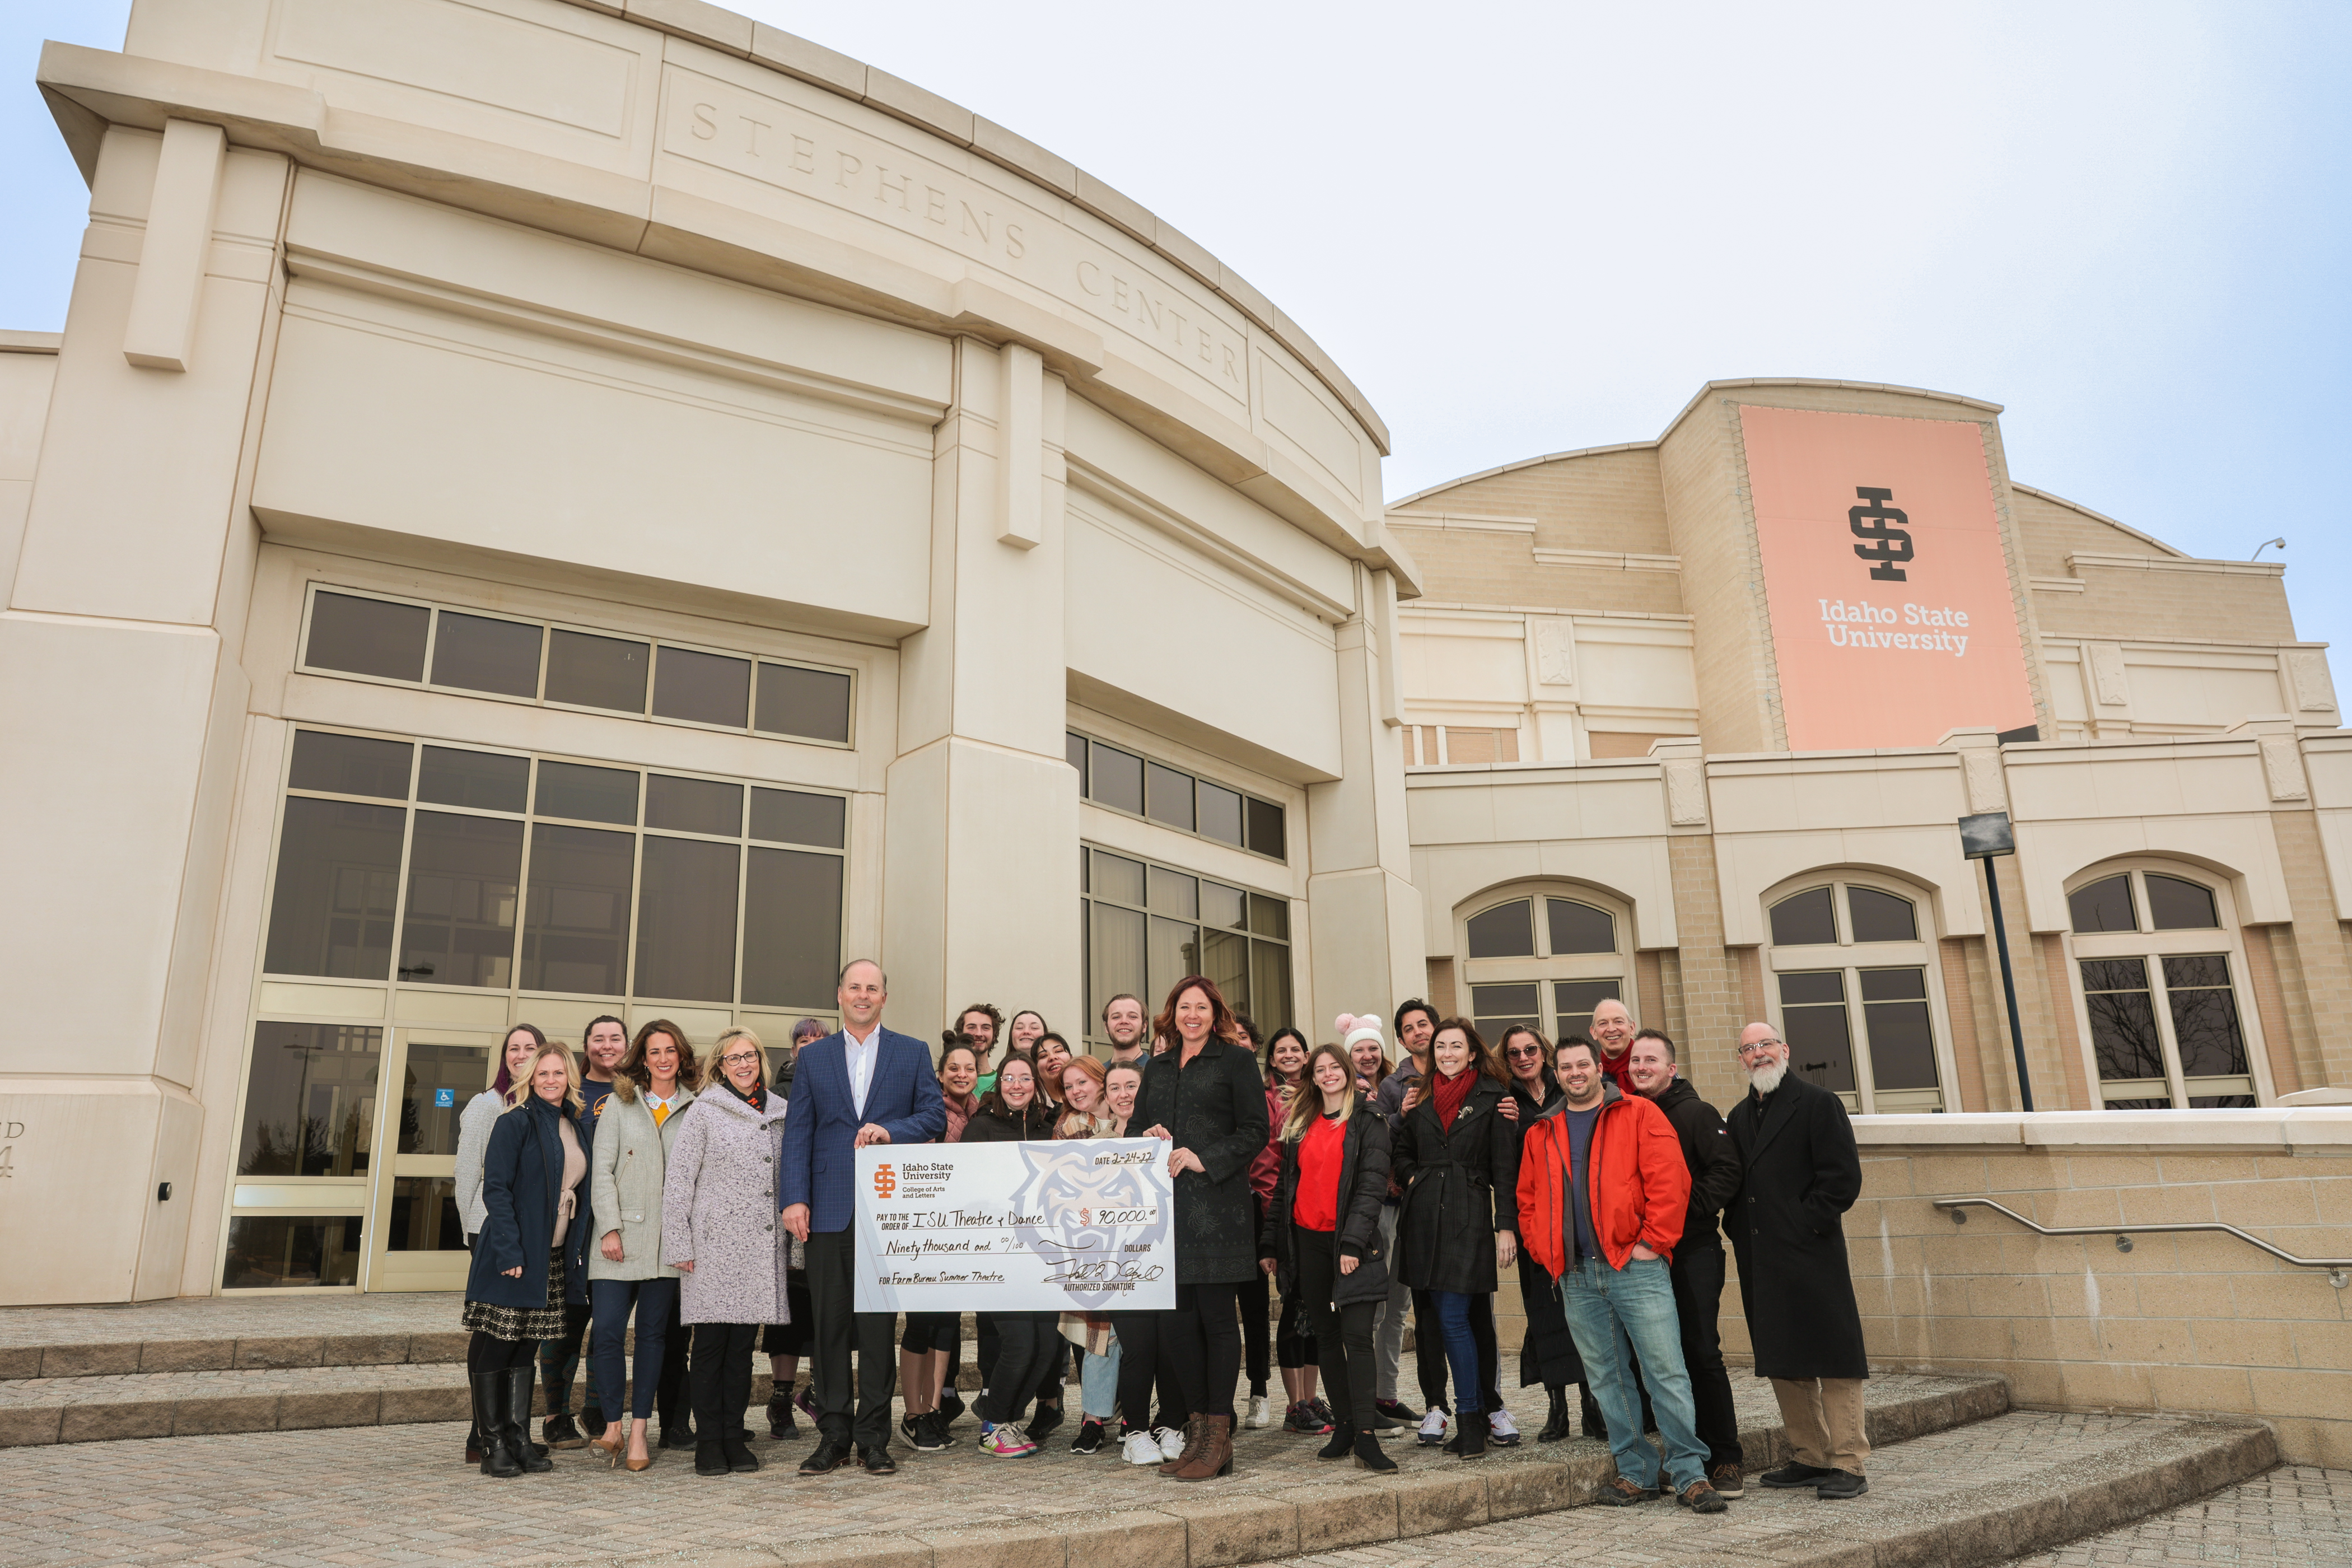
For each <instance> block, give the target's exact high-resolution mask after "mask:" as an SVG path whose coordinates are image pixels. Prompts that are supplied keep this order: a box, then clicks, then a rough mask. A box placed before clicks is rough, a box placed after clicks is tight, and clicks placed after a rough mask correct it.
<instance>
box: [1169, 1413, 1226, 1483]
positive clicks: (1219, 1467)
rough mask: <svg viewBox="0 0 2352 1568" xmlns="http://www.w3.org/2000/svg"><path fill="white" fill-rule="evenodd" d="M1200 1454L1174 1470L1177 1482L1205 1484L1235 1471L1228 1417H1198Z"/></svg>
mask: <svg viewBox="0 0 2352 1568" xmlns="http://www.w3.org/2000/svg"><path fill="white" fill-rule="evenodd" d="M1201 1437H1202V1442H1201V1452H1200V1454H1199V1455H1198V1456H1197V1457H1195V1458H1193V1459H1192V1461H1191V1462H1190V1463H1187V1464H1184V1465H1181V1466H1179V1467H1178V1468H1177V1470H1176V1479H1178V1480H1180V1481H1205V1480H1209V1479H1213V1478H1215V1477H1217V1476H1229V1475H1231V1474H1233V1471H1234V1418H1233V1417H1232V1416H1230V1415H1203V1416H1202V1417H1201Z"/></svg>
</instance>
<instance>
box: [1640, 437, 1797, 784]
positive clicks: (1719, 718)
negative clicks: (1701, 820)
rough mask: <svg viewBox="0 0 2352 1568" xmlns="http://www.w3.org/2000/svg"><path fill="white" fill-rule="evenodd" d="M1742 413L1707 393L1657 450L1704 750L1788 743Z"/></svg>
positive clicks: (1766, 748) (1769, 748)
mask: <svg viewBox="0 0 2352 1568" xmlns="http://www.w3.org/2000/svg"><path fill="white" fill-rule="evenodd" d="M1738 447H1739V441H1738V410H1737V409H1736V408H1734V407H1733V406H1732V405H1730V404H1729V403H1728V402H1727V401H1726V400H1723V399H1720V398H1717V397H1715V396H1712V395H1710V396H1709V397H1707V398H1706V400H1705V401H1704V402H1702V403H1701V404H1700V405H1699V406H1697V407H1696V408H1694V409H1692V410H1691V411H1690V414H1689V415H1688V416H1686V417H1685V419H1684V420H1683V422H1682V423H1681V424H1680V425H1678V426H1675V430H1674V432H1673V433H1672V434H1671V435H1669V436H1668V437H1666V439H1665V441H1664V444H1663V445H1662V446H1661V447H1660V448H1659V454H1658V456H1659V471H1660V474H1661V475H1662V477H1663V478H1664V481H1665V498H1666V513H1667V516H1668V517H1669V518H1670V519H1671V520H1672V521H1673V524H1674V548H1675V552H1676V553H1678V554H1679V555H1681V557H1682V562H1683V571H1682V576H1683V602H1684V605H1685V607H1687V609H1688V610H1689V612H1690V614H1691V616H1693V621H1692V626H1691V632H1692V636H1693V637H1694V638H1695V641H1694V643H1693V646H1692V648H1691V663H1692V669H1693V674H1694V675H1695V677H1696V682H1697V686H1698V711H1699V732H1700V734H1701V735H1703V736H1704V737H1705V738H1706V749H1707V750H1708V751H1709V752H1777V751H1780V750H1781V749H1782V747H1783V745H1784V744H1785V739H1784V737H1785V729H1784V726H1782V724H1781V723H1780V717H1779V712H1778V707H1777V701H1776V699H1777V695H1778V693H1777V690H1776V689H1775V682H1776V680H1777V679H1778V671H1777V669H1776V668H1775V667H1774V665H1773V662H1772V659H1771V658H1770V656H1769V649H1770V647H1771V637H1770V634H1769V631H1768V630H1767V623H1766V620H1765V613H1764V574H1763V569H1762V567H1761V565H1760V564H1759V563H1758V560H1757V556H1756V532H1755V528H1754V526H1753V524H1752V522H1751V521H1750V520H1749V519H1748V512H1747V507H1746V504H1745V499H1744V497H1745V490H1744V482H1743V477H1742V469H1741V467H1740V464H1739V460H1738Z"/></svg>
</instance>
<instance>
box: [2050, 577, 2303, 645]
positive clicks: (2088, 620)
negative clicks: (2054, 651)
mask: <svg viewBox="0 0 2352 1568" xmlns="http://www.w3.org/2000/svg"><path fill="white" fill-rule="evenodd" d="M2233 564H2241V565H2242V564H2243V563H2233ZM2035 575H2036V576H2037V577H2038V576H2042V575H2043V574H2042V573H2040V572H2036V573H2035ZM2048 575H2050V576H2053V577H2074V578H2079V579H2080V581H2081V582H2082V584H2083V591H2082V592H2081V593H2079V594H2070V593H2054V592H2052V591H2050V590H2048V589H2040V590H2037V591H2036V592H2035V594H2034V595H2033V616H2034V619H2035V620H2036V621H2038V622H2039V623H2040V624H2041V629H2042V635H2043V636H2044V637H2124V638H2147V637H2169V636H2175V635H2178V634H2179V633H2180V632H2181V631H2183V630H2185V629H2187V628H2190V627H2194V628H2195V632H2194V634H2193V635H2195V636H2197V637H2200V638H2210V639H2212V640H2214V641H2219V642H2236V643H2265V644H2267V643H2282V642H2293V641H2294V640H2295V639H2294V616H2292V615H2290V614H2289V613H2288V610H2287V602H2286V587H2285V584H2284V580H2283V579H2282V578H2280V577H2278V576H2276V575H2274V574H2270V573H2266V572H2265V573H2261V574H2254V573H2245V572H2231V571H2226V570H2219V569H2217V570H2213V571H2195V570H2176V569H2173V568H2168V567H2158V568H2155V569H2152V570H2148V569H2139V568H2134V567H2128V566H2095V565H2090V564H2082V565H2079V566H2078V567H2077V569H2075V570H2074V571H2071V572H2070V571H2067V570H2065V569H2063V567H2062V568H2061V569H2060V570H2059V571H2057V572H2053V573H2051V574H2048Z"/></svg>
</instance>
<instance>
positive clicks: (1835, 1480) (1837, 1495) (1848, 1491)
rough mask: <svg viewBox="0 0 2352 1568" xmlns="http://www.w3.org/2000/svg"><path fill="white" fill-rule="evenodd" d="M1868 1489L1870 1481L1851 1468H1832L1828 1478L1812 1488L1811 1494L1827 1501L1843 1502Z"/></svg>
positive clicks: (1856, 1496) (1858, 1495)
mask: <svg viewBox="0 0 2352 1568" xmlns="http://www.w3.org/2000/svg"><path fill="white" fill-rule="evenodd" d="M1869 1489H1870V1482H1869V1481H1868V1480H1866V1479H1864V1478H1863V1477H1861V1476H1857V1475H1855V1474H1854V1473H1853V1471H1852V1470H1832V1471H1831V1472H1830V1479H1827V1480H1825V1481H1823V1482H1822V1484H1821V1485H1820V1486H1817V1487H1815V1488H1814V1489H1813V1495H1814V1496H1815V1497H1817V1498H1820V1499H1822V1500H1824V1501H1827V1502H1843V1501H1845V1500H1847V1499H1848V1498H1858V1497H1860V1496H1861V1495H1862V1494H1863V1493H1864V1492H1866V1491H1868V1490H1869Z"/></svg>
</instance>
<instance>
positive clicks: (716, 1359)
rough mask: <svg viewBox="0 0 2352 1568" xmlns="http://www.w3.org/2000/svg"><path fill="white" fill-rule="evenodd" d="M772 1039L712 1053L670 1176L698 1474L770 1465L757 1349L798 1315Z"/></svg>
mask: <svg viewBox="0 0 2352 1568" xmlns="http://www.w3.org/2000/svg"><path fill="white" fill-rule="evenodd" d="M767 1074H768V1058H767V1053H766V1052H765V1051H764V1050H762V1049H761V1046H760V1037H759V1036H757V1035H755V1034H753V1033H752V1032H751V1030H749V1029H730V1030H728V1031H727V1032H726V1033H725V1034H723V1035H721V1036H719V1038H718V1039H717V1040H715V1041H713V1042H712V1043H711V1047H710V1050H709V1055H708V1056H706V1057H705V1058H703V1079H704V1082H705V1084H706V1086H707V1087H706V1088H705V1089H703V1092H702V1097H701V1098H700V1099H699V1100H696V1101H695V1102H694V1104H693V1105H692V1106H690V1107H689V1108H688V1110H687V1111H686V1113H685V1117H686V1120H685V1124H684V1125H683V1126H681V1127H680V1128H679V1129H678V1135H677V1143H676V1144H675V1145H673V1146H672V1148H671V1150H670V1157H669V1172H668V1174H667V1178H666V1180H665V1181H664V1182H663V1184H662V1228H661V1257H662V1261H663V1262H664V1263H667V1264H668V1265H670V1266H671V1267H672V1268H676V1269H677V1270H678V1272H679V1274H680V1275H681V1276H682V1278H681V1279H680V1282H679V1289H678V1295H679V1304H678V1315H679V1316H680V1318H682V1319H683V1320H684V1321H685V1322H686V1323H687V1324H688V1326H689V1327H691V1328H692V1329H693V1331H694V1342H693V1351H692V1367H693V1371H692V1375H693V1382H694V1429H695V1435H696V1442H695V1445H694V1473H695V1474H696V1475H698V1476H723V1475H727V1474H729V1473H730V1472H731V1473H733V1474H737V1475H749V1474H751V1472H753V1471H755V1470H757V1469H758V1468H760V1461H759V1460H758V1459H757V1458H754V1457H753V1455H752V1453H751V1445H750V1444H748V1443H746V1442H745V1441H744V1440H743V1436H744V1430H743V1414H744V1412H745V1410H747V1409H748V1408H749V1407H750V1405H751V1352H752V1351H753V1350H754V1349H756V1348H757V1347H758V1345H759V1342H760V1328H761V1324H764V1323H783V1322H789V1321H792V1300H791V1296H790V1293H789V1290H788V1289H787V1286H786V1282H785V1278H784V1270H785V1268H786V1267H787V1266H788V1264H789V1262H790V1259H789V1258H788V1257H787V1256H786V1243H787V1242H788V1241H789V1240H790V1233H789V1232H788V1231H786V1230H785V1229H784V1227H783V1226H782V1224H781V1223H780V1222H779V1220H778V1217H777V1216H778V1215H780V1214H782V1206H783V1205H782V1204H781V1203H780V1202H779V1201H778V1200H779V1194H778V1193H777V1190H776V1177H777V1173H778V1169H779V1160H780V1157H781V1156H782V1152H783V1140H784V1099H783V1096H782V1095H780V1094H776V1093H773V1092H772V1091H771V1090H770V1089H769V1088H768V1085H767Z"/></svg>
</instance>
